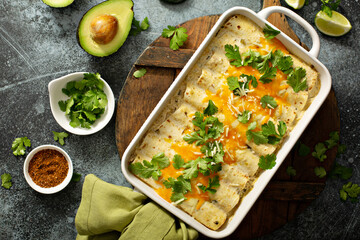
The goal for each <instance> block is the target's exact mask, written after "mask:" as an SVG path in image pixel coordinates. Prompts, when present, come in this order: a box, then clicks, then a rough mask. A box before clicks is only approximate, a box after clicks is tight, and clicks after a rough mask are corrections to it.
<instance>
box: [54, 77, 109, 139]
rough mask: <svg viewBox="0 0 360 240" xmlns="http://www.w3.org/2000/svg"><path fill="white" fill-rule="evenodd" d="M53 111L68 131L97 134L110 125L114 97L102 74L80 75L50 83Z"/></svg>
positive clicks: (78, 133) (80, 133) (79, 133)
mask: <svg viewBox="0 0 360 240" xmlns="http://www.w3.org/2000/svg"><path fill="white" fill-rule="evenodd" d="M49 97H50V106H51V111H52V113H53V116H54V118H55V120H56V121H57V122H58V123H59V125H60V126H61V127H62V128H64V129H65V130H66V131H68V132H71V133H73V134H77V135H89V134H93V133H95V132H97V131H99V130H101V129H102V128H104V127H105V126H106V124H107V123H108V122H109V121H110V119H111V117H112V115H113V113H114V109H115V100H114V94H113V92H112V90H111V88H110V86H109V85H108V84H107V83H106V82H105V80H104V79H102V78H101V77H100V74H98V73H96V74H95V73H86V72H77V73H72V74H69V75H66V76H64V77H61V78H58V79H55V80H53V81H51V82H50V83H49Z"/></svg>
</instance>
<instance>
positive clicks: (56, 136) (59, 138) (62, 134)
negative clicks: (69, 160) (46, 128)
mask: <svg viewBox="0 0 360 240" xmlns="http://www.w3.org/2000/svg"><path fill="white" fill-rule="evenodd" d="M52 133H53V134H54V140H55V141H59V143H60V144H61V145H64V144H65V141H64V138H67V137H68V136H69V134H67V133H66V132H55V131H52Z"/></svg>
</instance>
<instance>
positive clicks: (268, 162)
mask: <svg viewBox="0 0 360 240" xmlns="http://www.w3.org/2000/svg"><path fill="white" fill-rule="evenodd" d="M275 164H276V155H275V154H268V155H266V156H261V157H260V159H259V163H258V165H259V167H260V168H261V169H264V170H267V169H272V168H273V167H274V166H275Z"/></svg>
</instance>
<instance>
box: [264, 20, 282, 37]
mask: <svg viewBox="0 0 360 240" xmlns="http://www.w3.org/2000/svg"><path fill="white" fill-rule="evenodd" d="M263 32H264V34H265V38H266V39H273V38H274V37H276V35H278V34H279V33H280V31H278V30H275V29H273V28H272V27H271V26H269V25H267V24H266V23H265V27H264V29H263Z"/></svg>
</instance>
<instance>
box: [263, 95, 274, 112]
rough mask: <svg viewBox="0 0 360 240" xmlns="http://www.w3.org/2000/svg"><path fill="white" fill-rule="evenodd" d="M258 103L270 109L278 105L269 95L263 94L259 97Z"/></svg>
mask: <svg viewBox="0 0 360 240" xmlns="http://www.w3.org/2000/svg"><path fill="white" fill-rule="evenodd" d="M260 103H261V106H262V107H263V108H266V107H267V108H270V109H274V108H276V107H277V106H278V105H277V103H276V101H275V99H274V98H273V97H271V96H269V95H265V96H263V97H262V98H261V99H260Z"/></svg>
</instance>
